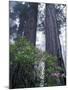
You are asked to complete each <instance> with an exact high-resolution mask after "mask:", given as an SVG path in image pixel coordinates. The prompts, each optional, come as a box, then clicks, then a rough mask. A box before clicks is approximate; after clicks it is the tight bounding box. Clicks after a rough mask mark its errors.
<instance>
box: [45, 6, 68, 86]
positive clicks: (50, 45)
mask: <svg viewBox="0 0 68 90" xmlns="http://www.w3.org/2000/svg"><path fill="white" fill-rule="evenodd" d="M45 34H46V35H45V36H46V51H47V52H48V53H50V54H52V55H55V56H57V58H58V59H57V63H58V66H61V67H64V62H63V58H62V51H61V45H60V39H59V33H58V29H57V21H56V12H55V5H54V4H46V18H45ZM62 73H65V71H64V72H62ZM60 82H61V85H62V81H61V80H60ZM65 83H66V82H65V81H64V84H65Z"/></svg>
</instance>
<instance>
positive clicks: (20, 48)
mask: <svg viewBox="0 0 68 90" xmlns="http://www.w3.org/2000/svg"><path fill="white" fill-rule="evenodd" d="M34 53H35V49H34V47H33V46H32V45H31V44H30V43H29V42H28V41H27V40H26V39H25V38H20V37H18V38H17V39H16V41H15V43H14V44H11V45H10V60H11V62H21V63H34V61H35V60H34V58H35V54H34Z"/></svg>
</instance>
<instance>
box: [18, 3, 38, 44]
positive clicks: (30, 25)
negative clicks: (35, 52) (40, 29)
mask: <svg viewBox="0 0 68 90" xmlns="http://www.w3.org/2000/svg"><path fill="white" fill-rule="evenodd" d="M29 5H30V9H29V11H27V15H26V18H25V20H24V18H23V17H22V18H20V26H19V32H18V33H19V34H20V35H21V36H22V33H23V35H24V36H25V37H26V39H27V40H28V41H29V42H30V43H32V44H33V45H35V41H36V27H37V12H38V4H37V3H29ZM23 22H24V24H23Z"/></svg>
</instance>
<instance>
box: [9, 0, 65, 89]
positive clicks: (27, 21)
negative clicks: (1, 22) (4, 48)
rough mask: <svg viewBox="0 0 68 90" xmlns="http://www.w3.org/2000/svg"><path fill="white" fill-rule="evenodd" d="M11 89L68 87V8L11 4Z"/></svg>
mask: <svg viewBox="0 0 68 90" xmlns="http://www.w3.org/2000/svg"><path fill="white" fill-rule="evenodd" d="M9 31H10V33H9V34H10V35H9V40H10V53H9V54H10V78H9V81H10V82H9V83H10V88H28V87H42V86H61V85H66V49H65V48H66V39H65V32H66V5H65V4H48V3H46V4H45V3H31V2H19V1H10V2H9Z"/></svg>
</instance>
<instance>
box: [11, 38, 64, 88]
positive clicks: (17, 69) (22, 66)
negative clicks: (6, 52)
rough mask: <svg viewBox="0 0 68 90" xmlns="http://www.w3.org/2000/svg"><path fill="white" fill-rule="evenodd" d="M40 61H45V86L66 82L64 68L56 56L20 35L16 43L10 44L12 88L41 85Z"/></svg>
mask: <svg viewBox="0 0 68 90" xmlns="http://www.w3.org/2000/svg"><path fill="white" fill-rule="evenodd" d="M40 61H43V62H44V63H45V72H44V75H45V78H44V86H54V85H55V86H56V85H60V81H62V82H64V79H63V77H61V74H62V72H64V68H62V67H60V66H58V62H57V57H56V56H53V55H51V54H48V53H45V52H42V51H40V50H38V49H37V48H35V47H34V46H33V45H32V44H30V43H29V42H28V41H27V40H26V38H24V37H23V38H21V37H18V38H17V39H16V41H15V43H14V44H10V88H20V87H21V88H25V87H35V86H36V87H37V86H39V85H40V78H39V77H38V75H39V72H38V71H37V70H36V69H37V67H38V65H39V62H40ZM35 65H37V67H36V69H35V68H34V66H35Z"/></svg>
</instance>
